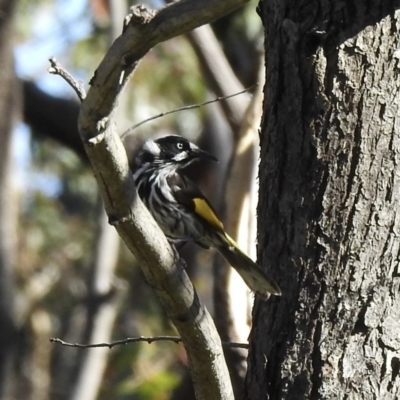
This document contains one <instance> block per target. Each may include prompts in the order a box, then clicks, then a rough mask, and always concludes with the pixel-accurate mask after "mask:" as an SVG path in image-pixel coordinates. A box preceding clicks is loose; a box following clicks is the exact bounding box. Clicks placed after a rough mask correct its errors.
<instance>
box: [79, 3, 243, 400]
mask: <svg viewBox="0 0 400 400" xmlns="http://www.w3.org/2000/svg"><path fill="white" fill-rule="evenodd" d="M246 2H247V1H244V0H230V1H223V2H221V1H218V0H205V1H202V2H198V1H197V0H182V1H179V2H175V3H173V4H171V5H169V6H167V7H165V8H163V9H161V10H160V11H158V12H157V13H154V12H151V11H149V10H147V9H146V8H144V7H143V6H138V7H134V8H132V12H131V14H130V15H129V18H127V19H126V23H125V27H124V32H123V34H122V35H121V36H120V37H119V38H118V39H117V40H116V41H115V42H114V44H113V45H112V47H111V48H110V50H109V52H108V53H107V55H106V56H105V58H104V60H103V62H102V63H101V65H100V66H99V68H98V69H97V71H96V73H95V75H94V77H93V79H92V80H91V88H90V90H89V92H88V93H87V96H86V98H85V99H84V101H83V102H82V106H81V111H80V117H79V123H78V126H79V131H80V134H81V137H82V140H83V142H84V145H85V149H86V151H87V154H88V156H89V159H90V161H91V163H92V166H93V169H94V172H95V175H96V178H97V181H98V183H99V186H100V191H101V193H102V196H103V200H104V203H105V208H106V211H107V214H108V216H109V219H110V222H111V223H112V224H113V225H115V226H116V229H117V230H118V233H119V234H120V236H121V237H122V238H123V240H124V241H125V243H126V245H127V246H128V247H129V249H130V250H131V251H132V253H133V254H134V255H135V256H136V258H137V259H138V261H139V262H140V263H141V266H142V270H143V272H144V274H145V276H146V279H147V281H148V282H149V283H150V284H151V285H152V286H153V288H154V290H155V291H156V293H157V295H158V297H159V299H160V301H161V302H162V304H163V306H164V308H165V310H166V312H167V314H168V315H169V317H170V318H171V320H172V322H173V323H174V324H175V326H176V328H177V330H178V331H179V333H180V335H181V337H182V342H183V344H184V346H185V349H186V351H187V354H188V362H189V369H190V371H191V375H192V378H193V383H194V387H195V391H196V395H197V398H198V399H199V400H202V399H207V400H209V399H233V393H232V386H231V384H230V380H229V374H228V371H227V367H226V364H225V361H224V357H223V353H222V349H221V341H220V338H219V336H218V334H217V332H216V329H215V326H214V323H213V321H212V319H211V317H210V315H209V313H208V311H207V310H206V308H205V307H204V305H202V304H201V303H200V301H199V299H198V297H197V294H196V292H195V291H194V288H193V286H192V284H191V282H190V280H189V278H188V277H187V275H186V273H185V271H184V270H183V268H182V264H181V262H180V260H179V258H178V256H177V255H176V253H174V251H173V250H172V249H171V247H170V245H169V244H168V242H167V240H166V238H165V236H164V235H163V234H162V232H161V230H160V228H159V227H158V226H157V224H156V223H155V221H154V220H153V218H152V217H151V216H150V214H149V212H148V211H147V209H146V208H145V207H144V205H143V204H142V202H141V201H140V199H138V196H137V193H136V190H135V187H134V182H133V178H132V175H131V172H130V168H129V165H128V160H127V156H126V153H125V150H124V147H123V145H122V142H121V140H120V138H119V136H118V134H117V132H116V129H115V126H114V123H113V119H112V117H113V114H114V111H115V109H116V107H117V100H118V96H119V95H120V94H121V92H122V89H123V87H124V86H125V84H126V82H127V80H128V78H129V77H130V76H131V74H132V73H133V71H134V70H135V68H136V66H137V64H138V62H139V60H140V59H141V58H142V57H143V56H144V55H145V54H146V53H147V51H149V49H150V48H151V47H153V46H154V45H155V44H157V43H159V42H161V41H163V40H166V39H169V38H171V37H173V36H176V35H178V34H182V33H186V32H188V31H189V30H191V29H194V28H196V27H198V26H200V25H202V24H205V23H208V22H211V21H213V20H215V19H217V18H219V17H221V16H223V15H225V14H227V13H228V12H230V11H233V10H234V9H236V8H238V7H240V6H241V5H243V4H245V3H246ZM74 90H76V89H74Z"/></svg>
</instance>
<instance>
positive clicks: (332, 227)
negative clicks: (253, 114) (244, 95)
mask: <svg viewBox="0 0 400 400" xmlns="http://www.w3.org/2000/svg"><path fill="white" fill-rule="evenodd" d="M260 6H261V7H260V14H261V17H262V19H263V21H264V26H265V29H266V32H265V34H266V36H265V37H266V43H265V47H266V50H267V52H266V53H267V56H266V82H267V83H266V87H265V99H264V119H263V122H262V127H261V165H260V203H259V210H258V211H259V257H260V260H261V261H262V264H263V265H264V266H265V268H267V269H268V270H269V271H270V272H271V275H272V276H273V277H276V279H277V281H278V284H279V285H280V287H281V288H282V291H283V296H282V298H273V299H270V300H269V301H268V302H266V303H262V302H258V303H257V304H256V307H255V309H254V315H253V317H254V328H253V331H252V334H251V339H252V343H253V345H252V347H251V349H250V353H249V370H248V374H247V378H246V398H247V399H254V400H256V399H257V400H259V399H265V398H268V399H302V400H303V399H335V400H336V399H360V400H362V399H397V398H399V397H400V377H399V370H400V333H399V332H400V294H399V272H400V271H399V267H398V258H399V248H400V236H399V233H400V213H399V211H400V206H399V193H400V168H399V162H400V136H399V133H398V132H396V130H398V129H399V127H400V112H399V107H400V95H399V87H400V78H399V66H400V64H399V62H400V61H399V60H400V50H397V49H399V48H400V13H399V12H398V11H396V12H395V9H396V7H398V6H399V2H395V1H381V2H378V1H370V2H364V1H361V0H353V1H347V2H334V1H320V0H319V1H315V2H309V1H306V0H301V1H294V0H286V1H282V0H270V1H268V2H266V1H265V2H261V3H260Z"/></svg>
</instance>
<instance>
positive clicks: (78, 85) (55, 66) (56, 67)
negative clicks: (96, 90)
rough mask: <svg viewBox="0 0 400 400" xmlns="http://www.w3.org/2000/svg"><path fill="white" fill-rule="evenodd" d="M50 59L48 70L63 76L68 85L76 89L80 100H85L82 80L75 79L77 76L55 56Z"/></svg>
mask: <svg viewBox="0 0 400 400" xmlns="http://www.w3.org/2000/svg"><path fill="white" fill-rule="evenodd" d="M49 61H50V65H51V66H50V67H49V68H48V70H47V71H48V72H50V74H53V75H59V76H61V78H63V79H64V80H65V81H66V82H67V83H68V85H69V86H71V88H72V89H74V90H75V93H76V94H77V95H78V97H79V100H80V101H83V100H84V99H85V97H86V91H85V88H84V87H83V84H82V82H78V81H77V80H75V78H74V77H73V76H72V75H71V74H70V73H69V72H67V71H66V70H65V69H64V68H63V67H62V66H61V64H60V63H59V62H58V61H57V60H56V59H55V58H54V57H51V58H50V59H49Z"/></svg>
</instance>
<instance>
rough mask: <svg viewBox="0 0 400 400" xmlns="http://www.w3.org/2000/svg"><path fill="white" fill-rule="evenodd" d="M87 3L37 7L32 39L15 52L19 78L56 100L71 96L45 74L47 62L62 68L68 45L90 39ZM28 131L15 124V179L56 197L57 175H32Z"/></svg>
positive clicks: (67, 0) (68, 0) (62, 0)
mask: <svg viewBox="0 0 400 400" xmlns="http://www.w3.org/2000/svg"><path fill="white" fill-rule="evenodd" d="M88 8H89V5H88V1H87V0H85V1H82V0H57V1H55V2H53V3H44V4H42V5H39V6H38V7H36V8H35V9H33V12H32V36H31V37H30V38H29V40H28V41H26V42H24V43H21V44H19V45H18V46H17V47H16V49H15V63H16V70H17V74H18V76H19V77H21V78H24V79H32V80H34V81H35V82H36V83H37V84H38V85H39V86H40V87H41V88H42V89H43V90H45V91H47V92H49V93H51V94H53V95H56V96H71V95H73V93H72V92H71V89H70V88H69V87H68V86H67V85H66V84H65V82H64V81H63V80H62V79H60V78H59V77H57V76H54V75H51V74H49V73H48V72H47V69H48V67H49V61H48V59H49V58H50V57H52V56H54V57H56V58H57V59H59V60H60V61H61V62H62V63H63V64H64V65H68V64H69V57H68V51H69V48H70V47H71V44H73V43H74V42H76V41H78V40H81V39H83V38H85V37H87V36H89V35H90V33H91V30H92V21H91V20H90V12H88ZM29 142H30V130H29V127H27V126H26V125H24V124H23V123H20V124H18V126H17V127H16V129H15V133H14V136H13V157H14V160H15V164H16V167H17V179H18V181H19V182H20V184H21V186H22V187H23V188H25V189H28V192H30V191H36V190H39V191H42V192H43V193H45V194H46V195H48V196H56V195H57V194H58V193H59V192H60V190H61V183H60V181H59V179H58V178H57V176H56V175H52V174H50V173H44V172H38V171H34V170H33V169H32V168H31V155H30V147H29Z"/></svg>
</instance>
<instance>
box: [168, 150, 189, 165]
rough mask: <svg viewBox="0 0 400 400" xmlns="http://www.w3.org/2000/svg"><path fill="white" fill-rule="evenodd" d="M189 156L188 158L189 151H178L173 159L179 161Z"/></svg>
mask: <svg viewBox="0 0 400 400" xmlns="http://www.w3.org/2000/svg"><path fill="white" fill-rule="evenodd" d="M187 158H188V153H187V151H182V152H180V153H178V154H177V155H176V156H174V157H173V158H172V159H173V160H174V161H177V162H179V161H183V160H186V159H187Z"/></svg>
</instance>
